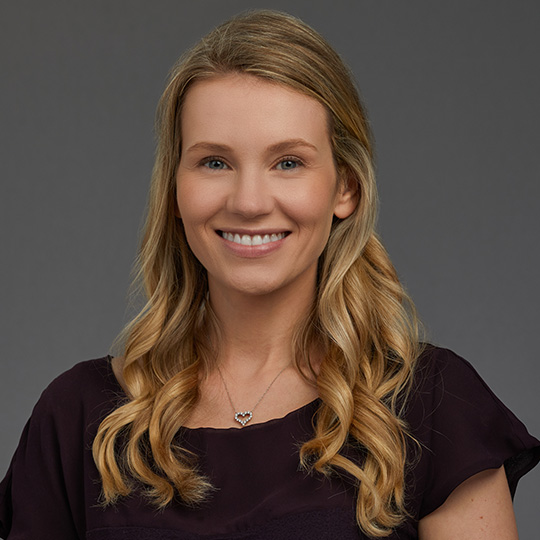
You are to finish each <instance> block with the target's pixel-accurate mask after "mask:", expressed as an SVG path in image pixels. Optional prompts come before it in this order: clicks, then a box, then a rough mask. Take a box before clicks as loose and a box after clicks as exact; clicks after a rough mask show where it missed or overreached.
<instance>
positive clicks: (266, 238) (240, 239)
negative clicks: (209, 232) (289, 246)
mask: <svg viewBox="0 0 540 540" xmlns="http://www.w3.org/2000/svg"><path fill="white" fill-rule="evenodd" d="M218 233H219V234H220V235H221V236H222V237H223V238H225V240H228V241H229V242H234V243H235V244H239V245H241V246H262V245H263V244H271V243H272V242H277V241H278V240H283V238H285V237H286V236H287V235H288V234H289V233H288V232H280V233H272V234H254V235H253V236H251V235H249V234H238V233H230V232H226V231H218Z"/></svg>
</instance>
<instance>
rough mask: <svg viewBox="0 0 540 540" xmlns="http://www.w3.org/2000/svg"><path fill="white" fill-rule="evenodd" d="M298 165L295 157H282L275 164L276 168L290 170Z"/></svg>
mask: <svg viewBox="0 0 540 540" xmlns="http://www.w3.org/2000/svg"><path fill="white" fill-rule="evenodd" d="M299 165H300V164H299V162H298V161H296V160H295V159H284V160H283V161H280V162H279V163H278V164H277V165H276V168H277V169H280V170H282V171H291V170H292V169H296V168H297V167H298V166H299Z"/></svg>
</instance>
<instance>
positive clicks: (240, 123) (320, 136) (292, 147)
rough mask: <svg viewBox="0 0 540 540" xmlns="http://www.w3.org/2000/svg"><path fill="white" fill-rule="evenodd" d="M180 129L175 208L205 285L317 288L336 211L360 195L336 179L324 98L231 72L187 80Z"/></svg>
mask: <svg viewBox="0 0 540 540" xmlns="http://www.w3.org/2000/svg"><path fill="white" fill-rule="evenodd" d="M181 129H182V154H181V156H180V164H179V167H178V172H177V176H176V184H177V205H178V215H179V217H180V218H181V219H182V222H183V226H184V230H185V233H186V237H187V241H188V243H189V245H190V247H191V249H192V251H193V253H194V254H195V256H196V257H197V258H198V259H199V261H200V262H201V263H202V264H203V266H204V267H205V268H206V270H207V272H208V279H209V286H210V290H211V291H212V290H213V289H214V288H215V287H219V288H220V289H221V290H222V291H223V292H225V291H226V290H229V291H236V292H241V293H244V294H250V295H262V294H268V293H272V292H275V291H278V290H283V289H284V288H293V289H294V290H299V289H297V288H298V287H300V288H304V290H306V289H305V287H308V288H309V289H308V290H309V291H313V288H314V286H315V281H316V271H317V260H318V258H319V256H320V255H321V253H322V251H323V249H324V247H325V245H326V242H327V240H328V236H329V233H330V227H331V224H332V217H333V215H336V216H338V217H340V218H345V217H347V216H348V215H350V214H351V213H352V212H353V210H354V208H355V205H356V198H355V194H354V193H352V192H351V191H349V190H346V189H345V188H344V187H342V182H340V183H339V185H338V181H337V173H336V168H335V164H334V159H333V155H332V148H331V145H330V139H329V134H328V124H327V114H326V111H325V109H324V107H323V106H322V105H321V104H320V103H318V102H317V101H316V100H314V99H312V98H310V97H307V96H305V95H303V94H301V93H299V92H296V91H294V90H291V89H289V88H287V87H285V86H281V85H278V84H274V83H271V82H268V81H265V80H263V79H260V78H257V77H254V76H250V75H245V74H243V75H242V74H230V75H225V76H219V77H215V78H212V79H208V80H202V81H197V82H196V83H194V84H193V86H192V87H191V88H190V89H189V91H188V92H187V95H186V98H185V102H184V106H183V111H182V119H181ZM291 290H292V289H291Z"/></svg>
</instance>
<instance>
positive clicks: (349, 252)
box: [93, 10, 420, 536]
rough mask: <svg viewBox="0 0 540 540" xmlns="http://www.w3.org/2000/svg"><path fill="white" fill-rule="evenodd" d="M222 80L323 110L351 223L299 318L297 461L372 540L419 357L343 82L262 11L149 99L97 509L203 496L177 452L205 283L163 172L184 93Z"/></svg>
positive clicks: (306, 38) (311, 36)
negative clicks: (140, 198)
mask: <svg viewBox="0 0 540 540" xmlns="http://www.w3.org/2000/svg"><path fill="white" fill-rule="evenodd" d="M231 72H233V73H246V74H250V75H253V76H256V77H262V78H264V79H267V80H270V81H273V82H275V83H279V84H283V85H285V86H287V87H289V88H293V89H295V90H297V91H298V92H301V93H303V94H305V95H307V96H311V97H312V98H314V99H316V100H317V101H318V102H319V103H321V104H323V105H324V107H325V108H326V110H327V111H328V116H329V120H330V122H329V125H330V133H331V143H332V147H333V152H334V157H335V162H336V167H337V170H338V173H339V178H340V179H341V181H343V182H348V183H349V185H353V186H355V187H356V189H357V191H358V194H359V203H358V205H357V208H356V210H355V212H354V213H353V214H352V215H351V216H349V217H348V218H346V219H343V220H340V219H337V218H336V219H335V220H334V223H333V225H332V229H331V233H330V237H329V240H328V244H327V246H326V248H325V250H324V252H323V254H322V255H321V258H320V263H319V275H318V286H317V294H316V299H315V302H314V305H313V309H312V311H311V313H310V315H309V317H308V318H307V319H306V320H304V321H302V324H301V325H300V326H299V328H298V329H297V332H296V334H295V339H294V344H293V345H294V350H295V355H296V364H297V367H298V369H300V366H301V365H302V362H303V361H307V362H308V363H309V350H310V349H311V348H312V346H313V344H315V343H316V344H317V345H318V346H320V347H322V348H323V350H324V352H325V358H324V360H323V362H322V365H321V366H320V371H319V373H318V376H317V386H318V392H319V396H320V399H321V405H320V407H319V409H318V411H317V414H316V421H315V427H314V436H313V438H312V439H311V440H310V441H308V442H306V443H305V444H304V445H303V446H302V448H301V449H300V462H301V464H302V465H303V466H304V467H305V468H306V469H310V470H314V471H318V472H321V473H323V474H330V473H331V472H332V471H339V470H342V471H345V472H346V473H348V474H350V475H352V476H353V477H355V478H356V479H357V480H358V504H357V511H356V512H357V522H358V525H359V526H360V528H361V529H362V530H363V531H365V533H367V534H368V535H371V536H386V535H388V534H389V533H390V531H391V529H392V528H393V527H395V526H397V525H398V524H399V523H400V522H402V520H403V519H404V517H405V516H406V515H407V512H406V506H405V485H404V474H405V472H404V471H405V466H406V458H407V456H406V439H407V426H406V425H405V424H404V422H403V421H402V420H401V418H400V411H401V409H400V403H401V404H403V402H404V400H403V399H402V397H403V396H404V395H405V394H406V391H407V388H408V383H409V381H410V379H411V374H412V372H413V368H414V364H415V361H416V358H417V357H418V355H419V352H420V346H419V339H418V328H417V322H416V317H415V316H414V310H413V308H412V305H411V304H410V302H409V300H408V297H407V295H406V294H405V292H404V290H403V287H402V286H401V284H400V282H399V280H398V277H397V274H396V272H395V270H394V268H393V266H392V264H391V262H390V260H389V258H388V256H387V253H386V252H385V250H384V248H383V246H382V245H381V243H380V242H379V240H378V238H377V236H376V235H375V232H374V227H375V220H376V211H377V194H376V187H375V179H374V171H373V148H372V142H371V135H370V130H369V125H368V122H367V119H366V115H365V113H364V110H363V107H362V105H361V103H360V99H359V97H358V92H357V91H356V88H355V85H354V83H353V82H352V76H351V74H350V72H349V70H348V69H347V67H346V66H345V65H344V63H343V61H342V60H341V58H340V57H339V56H338V55H337V53H336V52H335V51H334V50H333V49H332V48H331V47H330V46H329V45H328V44H327V43H326V41H325V40H324V39H323V38H322V37H321V36H320V35H319V34H318V33H316V32H315V31H314V30H313V29H311V28H310V27H309V26H307V25H306V24H304V23H303V22H302V21H300V20H298V19H296V18H294V17H292V16H289V15H286V14H284V13H280V12H275V11H266V10H264V11H254V12H248V13H246V14H242V15H240V16H238V17H235V18H233V19H231V20H230V21H228V22H226V23H224V24H222V25H221V26H219V27H217V28H216V29H214V30H213V31H212V32H210V34H208V35H207V36H206V37H204V38H203V39H202V40H201V41H200V42H199V43H198V44H197V45H195V46H194V47H193V48H192V49H191V50H190V51H188V52H187V53H186V54H185V55H184V56H183V57H182V58H181V59H180V60H179V62H178V63H177V65H176V66H175V67H174V68H173V70H172V73H171V76H170V80H169V83H168V85H167V87H166V89H165V92H164V94H163V96H162V98H161V100H160V103H159V107H158V123H157V133H158V146H157V156H156V162H155V167H154V171H153V177H152V184H151V188H150V198H149V208H148V216H147V221H146V226H145V232H144V237H143V240H142V245H141V249H140V254H139V274H138V277H139V279H140V281H141V282H142V283H143V284H144V289H145V292H146V295H147V299H148V301H147V303H146V306H145V307H144V309H143V310H142V311H141V313H140V314H139V315H138V316H137V317H136V318H135V319H134V320H133V321H132V322H131V323H130V324H129V325H128V326H127V327H126V329H125V330H124V333H123V337H124V341H125V347H124V367H123V377H124V381H125V386H126V388H127V392H128V395H129V400H128V401H127V402H126V403H125V404H123V405H122V406H120V407H119V408H117V409H116V410H114V411H113V412H111V413H110V414H109V415H108V416H107V417H106V418H105V419H104V420H103V422H102V424H101V425H100V427H99V430H98V433H97V436H96V438H95V441H94V446H93V451H94V459H95V462H96V465H97V467H98V469H99V471H100V473H101V477H102V484H103V500H104V503H105V504H108V503H114V502H115V501H116V500H117V498H118V497H119V496H125V495H128V494H129V493H130V492H131V490H132V489H133V487H134V484H133V481H139V482H142V483H143V484H144V485H146V486H147V488H148V491H147V493H148V496H149V497H150V499H151V500H152V501H153V502H154V503H156V504H157V505H158V506H160V507H163V506H165V505H167V504H168V503H169V502H171V501H172V500H173V498H174V497H175V495H176V494H178V495H179V496H180V497H181V499H182V500H183V501H184V502H185V503H187V504H197V503H199V502H201V501H203V500H204V499H205V497H207V496H208V494H209V490H211V489H212V486H211V485H210V483H209V482H208V480H207V479H206V478H204V477H203V476H202V475H201V474H200V473H199V472H198V470H197V462H196V458H195V456H193V455H191V454H190V453H188V452H187V451H186V450H185V449H184V448H182V447H181V446H179V445H178V443H177V442H176V440H175V436H176V435H177V432H178V430H179V428H181V427H182V425H184V423H185V422H186V420H187V418H188V417H189V415H190V412H191V411H192V409H193V407H194V405H195V404H196V403H197V400H198V397H199V394H198V392H199V387H198V381H199V376H200V373H201V372H204V371H205V370H208V369H209V368H210V367H211V365H212V360H213V355H212V351H211V350H210V349H209V344H208V343H207V340H206V337H205V336H207V335H208V331H209V329H214V330H215V329H216V325H217V322H216V320H215V316H214V315H213V314H212V312H211V310H210V307H209V305H208V304H207V302H206V297H207V279H206V272H205V270H204V268H203V267H202V266H201V264H200V263H199V261H198V260H197V259H196V258H195V257H194V255H193V254H192V252H191V250H190V249H189V246H188V244H187V241H186V238H185V235H184V231H183V228H182V225H181V222H180V220H178V219H177V218H176V217H175V197H176V193H175V173H176V169H177V167H178V164H179V159H180V151H181V147H182V134H181V131H180V115H181V111H182V104H183V100H184V98H185V95H186V91H187V90H188V88H189V87H190V85H191V84H192V83H193V82H194V81H196V80H200V79H202V78H209V77H215V76H219V75H220V74H226V73H231ZM308 365H309V364H308ZM312 371H313V370H312ZM347 444H353V445H354V446H356V447H357V448H358V449H359V452H360V454H359V455H362V456H364V457H363V459H362V460H361V463H360V462H353V461H351V460H350V459H348V458H346V457H345V456H344V455H342V453H341V451H342V450H343V448H344V446H345V445H347ZM359 461H360V460H359Z"/></svg>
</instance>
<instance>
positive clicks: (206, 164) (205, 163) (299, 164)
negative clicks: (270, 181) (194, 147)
mask: <svg viewBox="0 0 540 540" xmlns="http://www.w3.org/2000/svg"><path fill="white" fill-rule="evenodd" d="M212 161H217V162H219V163H222V164H223V165H225V167H224V168H229V165H227V162H226V161H225V160H224V159H222V158H220V157H218V156H209V157H206V158H204V159H203V160H202V161H201V162H200V165H201V166H203V167H207V168H208V169H210V170H213V171H220V170H223V169H222V168H219V169H212V168H211V167H209V163H211V162H212ZM286 161H290V162H292V163H295V164H296V167H294V168H293V169H280V170H294V169H296V168H297V167H303V166H304V162H303V161H302V160H301V159H299V158H297V157H295V156H285V157H282V158H280V159H279V161H278V162H277V163H276V164H275V165H274V167H277V166H278V165H279V164H280V163H285V162H286Z"/></svg>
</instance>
